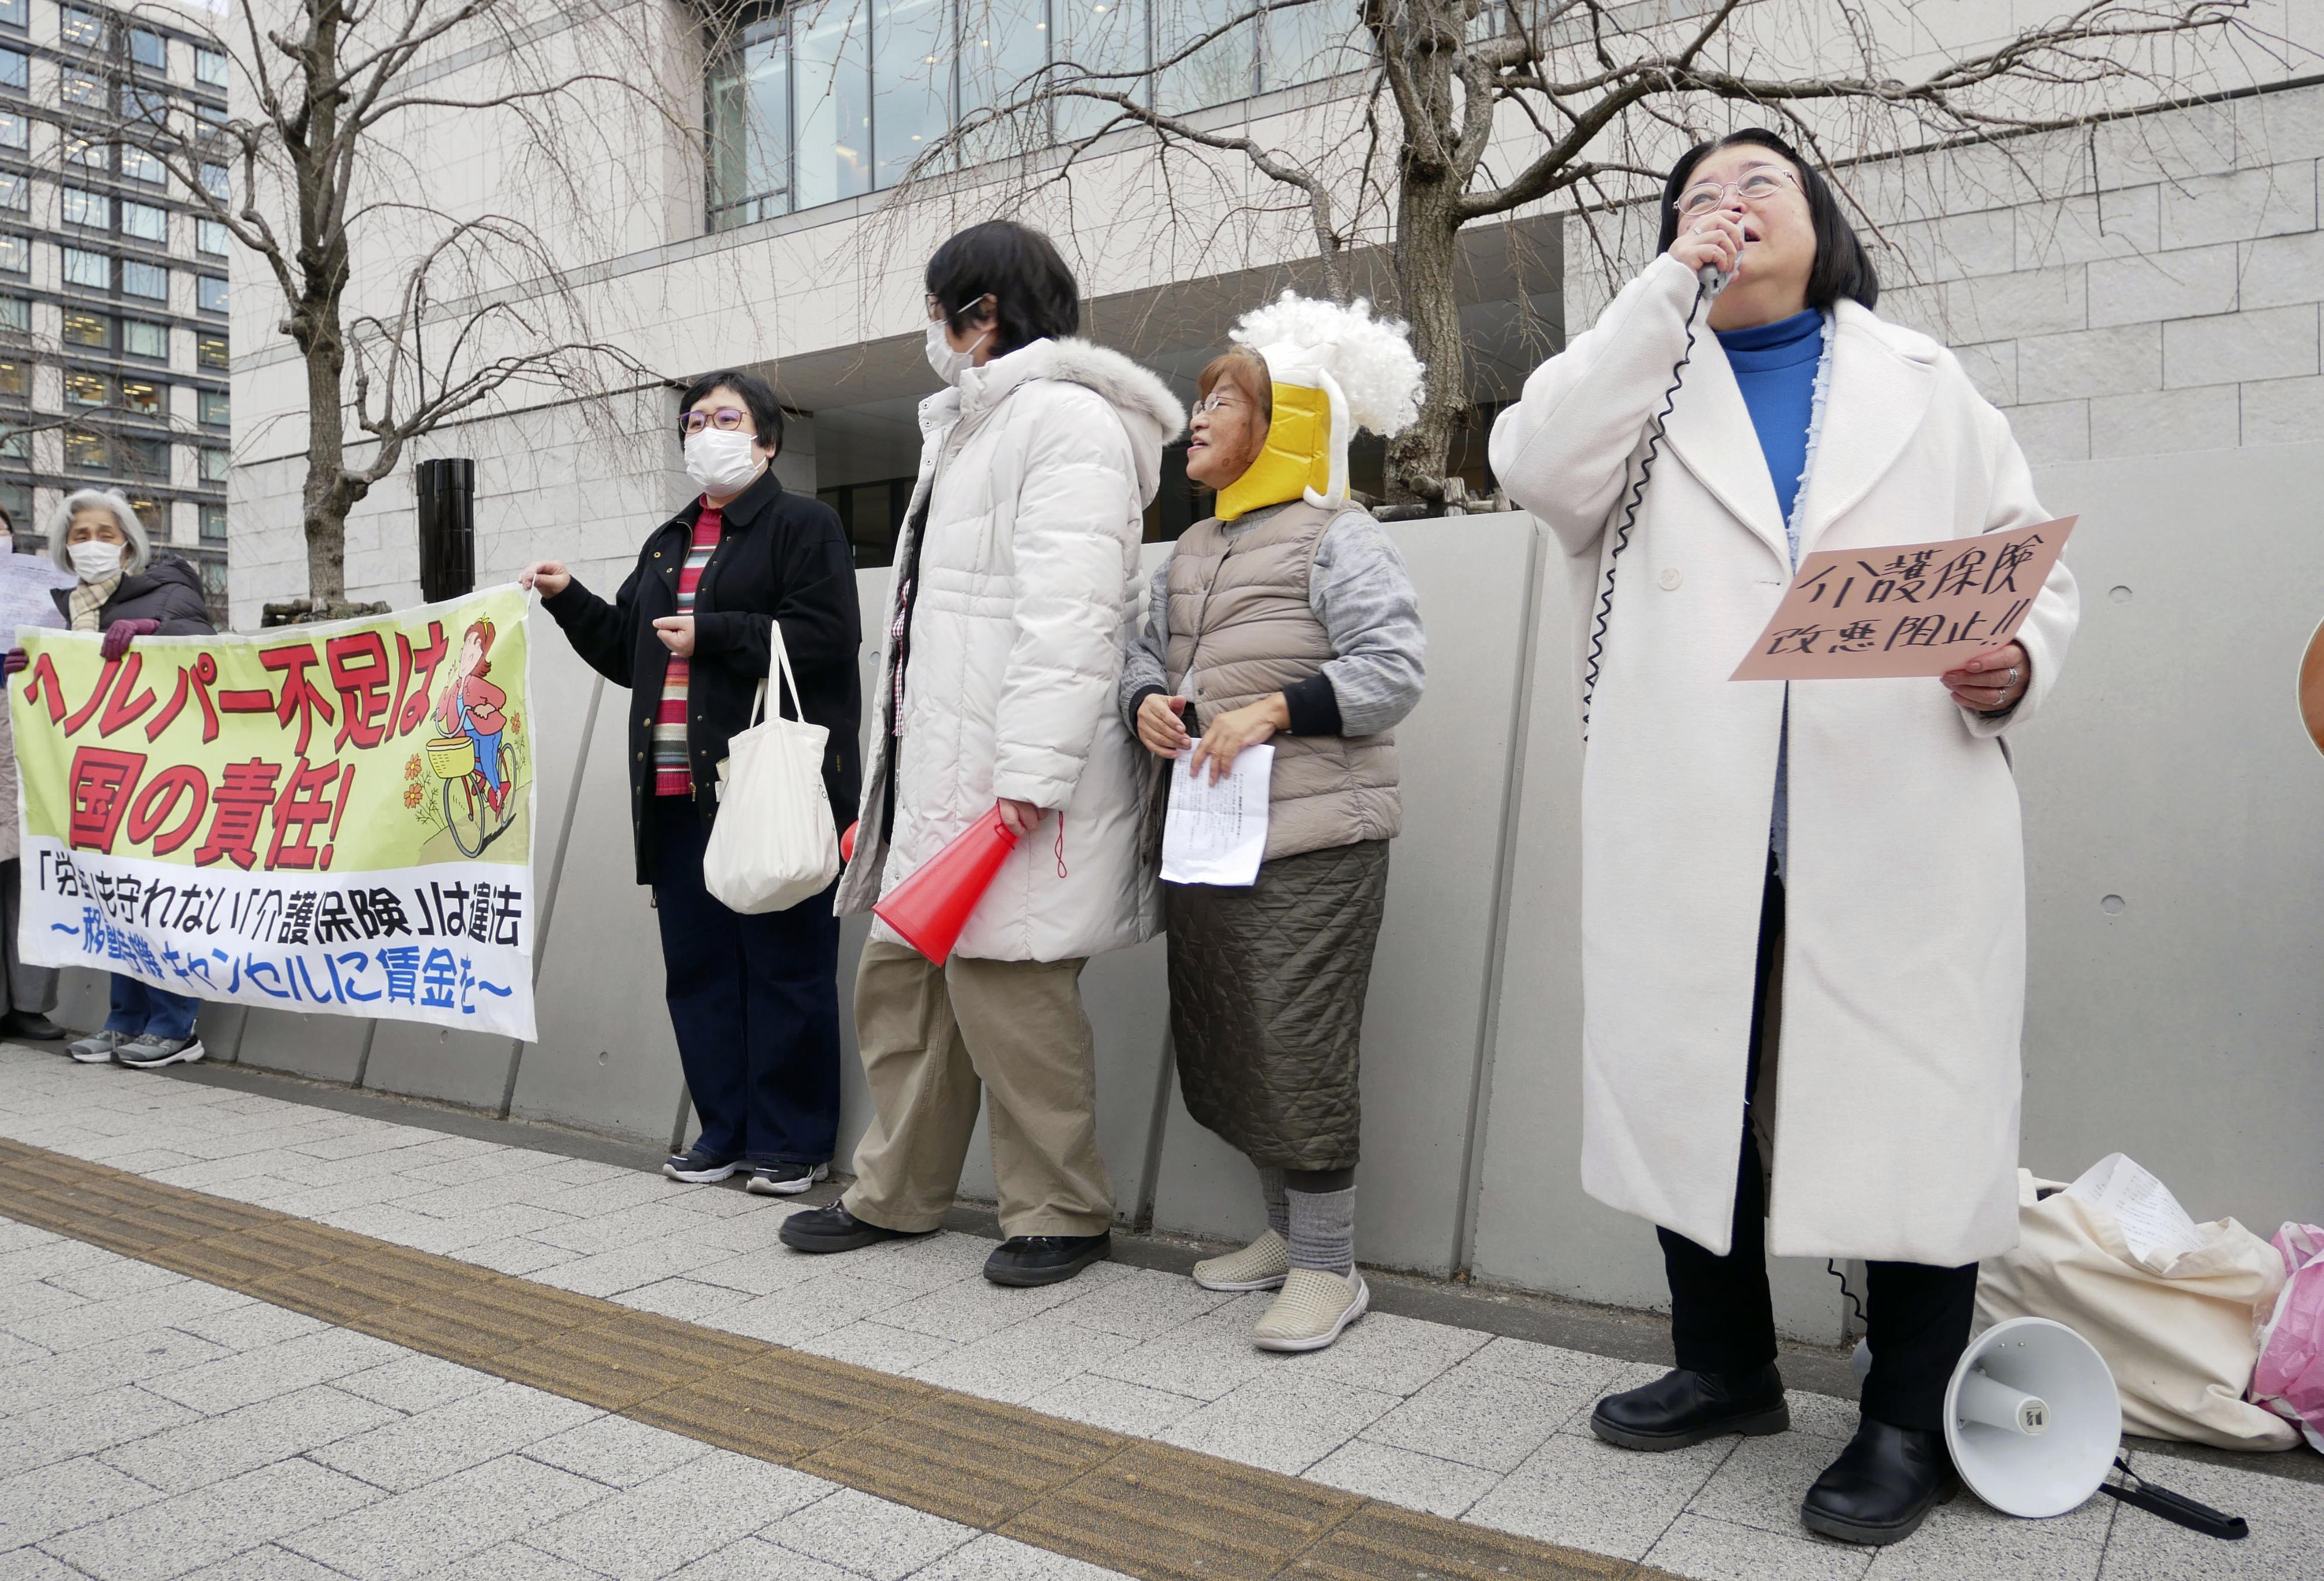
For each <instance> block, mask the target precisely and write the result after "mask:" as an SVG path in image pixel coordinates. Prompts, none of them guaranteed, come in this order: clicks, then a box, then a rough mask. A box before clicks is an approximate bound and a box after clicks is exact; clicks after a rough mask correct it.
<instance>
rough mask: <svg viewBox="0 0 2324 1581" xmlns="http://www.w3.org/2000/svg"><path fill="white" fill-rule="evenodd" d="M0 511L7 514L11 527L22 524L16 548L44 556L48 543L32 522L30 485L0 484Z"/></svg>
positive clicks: (47, 549)
mask: <svg viewBox="0 0 2324 1581" xmlns="http://www.w3.org/2000/svg"><path fill="white" fill-rule="evenodd" d="M0 510H5V511H6V512H7V513H8V522H9V524H10V525H11V526H14V525H16V524H17V523H19V522H21V523H23V527H22V530H21V532H20V534H19V536H18V537H17V539H16V547H17V548H18V549H19V550H22V551H23V552H25V553H27V554H46V553H48V551H49V541H48V538H47V536H46V535H45V534H43V533H42V532H40V531H39V529H38V528H37V527H36V526H35V524H34V523H33V521H32V485H31V484H29V483H15V482H0Z"/></svg>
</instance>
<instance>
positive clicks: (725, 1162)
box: [661, 1147, 742, 1186]
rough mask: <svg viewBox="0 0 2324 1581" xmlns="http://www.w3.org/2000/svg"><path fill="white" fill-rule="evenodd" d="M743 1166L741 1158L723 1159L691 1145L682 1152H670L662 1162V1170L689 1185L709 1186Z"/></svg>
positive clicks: (671, 1177) (670, 1176)
mask: <svg viewBox="0 0 2324 1581" xmlns="http://www.w3.org/2000/svg"><path fill="white" fill-rule="evenodd" d="M741 1168H742V1160H740V1159H722V1158H720V1157H719V1156H718V1155H717V1154H716V1153H706V1152H704V1151H702V1150H701V1149H700V1148H698V1147H690V1148H687V1150H686V1151H684V1152H682V1153H672V1154H670V1155H669V1159H668V1160H666V1161H665V1162H664V1163H663V1164H662V1167H661V1172H662V1173H663V1174H665V1175H668V1176H669V1178H670V1179H673V1180H683V1181H685V1182H686V1183H687V1185H689V1186H707V1185H710V1184H712V1183H713V1182H714V1181H718V1180H724V1179H726V1177H727V1176H729V1175H731V1174H733V1172H734V1171H735V1170H739V1169H741Z"/></svg>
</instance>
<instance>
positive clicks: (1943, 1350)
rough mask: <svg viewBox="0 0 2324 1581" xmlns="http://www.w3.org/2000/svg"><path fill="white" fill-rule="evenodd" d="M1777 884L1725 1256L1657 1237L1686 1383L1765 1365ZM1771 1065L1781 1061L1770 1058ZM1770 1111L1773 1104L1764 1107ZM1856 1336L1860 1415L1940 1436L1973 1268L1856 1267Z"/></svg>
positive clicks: (1762, 926) (1765, 907)
mask: <svg viewBox="0 0 2324 1581" xmlns="http://www.w3.org/2000/svg"><path fill="white" fill-rule="evenodd" d="M1783 936H1784V883H1783V880H1782V879H1780V878H1778V877H1776V876H1775V864H1774V862H1773V861H1772V860H1770V862H1769V863H1768V866H1767V886H1766V894H1765V897H1764V899H1763V900H1762V901H1761V903H1760V911H1759V966H1758V986H1757V993H1756V994H1755V995H1754V1001H1753V1003H1752V1006H1751V1058H1750V1066H1749V1074H1748V1076H1747V1077H1746V1078H1745V1080H1744V1084H1743V1093H1744V1102H1743V1148H1742V1154H1743V1156H1742V1160H1741V1164H1740V1167H1739V1170H1738V1176H1737V1179H1736V1186H1735V1243H1734V1250H1733V1251H1731V1252H1729V1253H1728V1254H1727V1255H1726V1256H1724V1257H1714V1256H1712V1255H1711V1253H1709V1252H1706V1251H1704V1250H1703V1249H1702V1247H1701V1246H1700V1245H1697V1244H1695V1243H1694V1242H1692V1241H1690V1240H1688V1239H1687V1238H1686V1237H1685V1236H1684V1235H1682V1234H1676V1233H1675V1232H1674V1231H1671V1230H1663V1229H1658V1230H1656V1231H1655V1234H1657V1235H1659V1236H1660V1237H1661V1239H1662V1244H1663V1266H1664V1268H1665V1271H1667V1272H1668V1274H1669V1276H1670V1290H1671V1340H1672V1343H1673V1345H1674V1346H1675V1348H1676V1350H1677V1352H1678V1364H1679V1365H1680V1366H1682V1367H1683V1368H1686V1369H1687V1370H1688V1371H1690V1372H1696V1373H1748V1372H1751V1371H1753V1370H1755V1369H1757V1368H1759V1367H1764V1366H1766V1364H1768V1363H1770V1362H1772V1361H1774V1360H1775V1301H1774V1299H1773V1297H1772V1296H1771V1295H1770V1294H1769V1291H1768V1288H1767V1217H1766V1215H1767V1205H1766V1188H1765V1186H1764V1184H1763V1181H1764V1175H1763V1173H1762V1170H1761V1168H1760V1158H1759V1143H1758V1139H1757V1135H1756V1134H1755V1133H1754V1130H1753V1127H1752V1123H1751V1120H1752V1114H1751V1105H1752V1102H1753V1100H1754V1098H1755V1097H1757V1095H1758V1087H1759V1066H1760V1054H1761V1052H1762V1048H1763V1045H1764V1042H1765V1040H1766V1027H1765V1022H1766V1019H1767V1018H1766V1010H1767V1007H1768V994H1769V992H1770V990H1771V989H1772V988H1773V986H1774V985H1775V977H1776V974H1777V973H1778V972H1780V971H1781V969H1782V953H1781V945H1782V940H1783ZM1777 1058H1778V1059H1781V1050H1780V1049H1779V1050H1778V1051H1777ZM1766 1096H1767V1098H1768V1100H1769V1101H1770V1102H1772V1101H1773V1100H1774V1097H1775V1095H1774V1093H1773V1092H1772V1091H1771V1092H1769V1093H1768V1094H1767V1095H1766ZM1866 1274H1867V1282H1868V1285H1869V1288H1868V1289H1867V1291H1866V1293H1865V1302H1864V1317H1865V1326H1866V1327H1867V1329H1868V1330H1869V1333H1868V1334H1867V1343H1868V1344H1869V1345H1871V1347H1872V1373H1871V1376H1869V1377H1868V1378H1867V1379H1866V1380H1865V1381H1864V1405H1863V1410H1864V1414H1865V1415H1866V1416H1867V1417H1870V1418H1871V1419H1874V1420H1875V1421H1882V1422H1886V1423H1888V1424H1889V1425H1890V1426H1892V1427H1899V1428H1920V1429H1923V1430H1924V1431H1930V1432H1933V1431H1936V1430H1938V1429H1939V1428H1941V1427H1942V1426H1943V1425H1944V1402H1945V1384H1946V1383H1947V1382H1949V1381H1950V1379H1951V1377H1952V1372H1953V1366H1954V1364H1956V1363H1958V1362H1959V1361H1960V1355H1961V1352H1962V1351H1963V1350H1964V1349H1966V1348H1967V1347H1968V1345H1969V1323H1970V1319H1971V1318H1974V1317H1975V1315H1976V1311H1977V1264H1975V1263H1974V1262H1972V1263H1970V1264H1969V1266H1967V1267H1966V1268H1932V1267H1929V1266H1927V1265H1925V1264H1923V1263H1918V1262H1871V1263H1867V1264H1866Z"/></svg>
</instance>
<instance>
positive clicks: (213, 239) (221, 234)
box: [194, 219, 226, 258]
mask: <svg viewBox="0 0 2324 1581" xmlns="http://www.w3.org/2000/svg"><path fill="white" fill-rule="evenodd" d="M194 251H196V252H197V253H207V254H209V255H210V256H211V257H213V258H223V257H225V256H226V222H225V221H224V220H218V219H198V220H196V221H194Z"/></svg>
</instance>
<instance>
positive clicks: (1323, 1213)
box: [1284, 1186, 1356, 1274]
mask: <svg viewBox="0 0 2324 1581" xmlns="http://www.w3.org/2000/svg"><path fill="white" fill-rule="evenodd" d="M1284 1206H1285V1207H1286V1209H1287V1210H1288V1212H1289V1215H1290V1218H1291V1235H1290V1241H1291V1266H1292V1267H1294V1268H1316V1269H1321V1270H1323V1271H1324V1272H1326V1273H1339V1274H1345V1273H1351V1272H1353V1271H1355V1266H1356V1188H1354V1187H1352V1186H1351V1187H1349V1188H1347V1189H1345V1190H1344V1191H1293V1192H1288V1193H1286V1201H1285V1204H1284Z"/></svg>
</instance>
